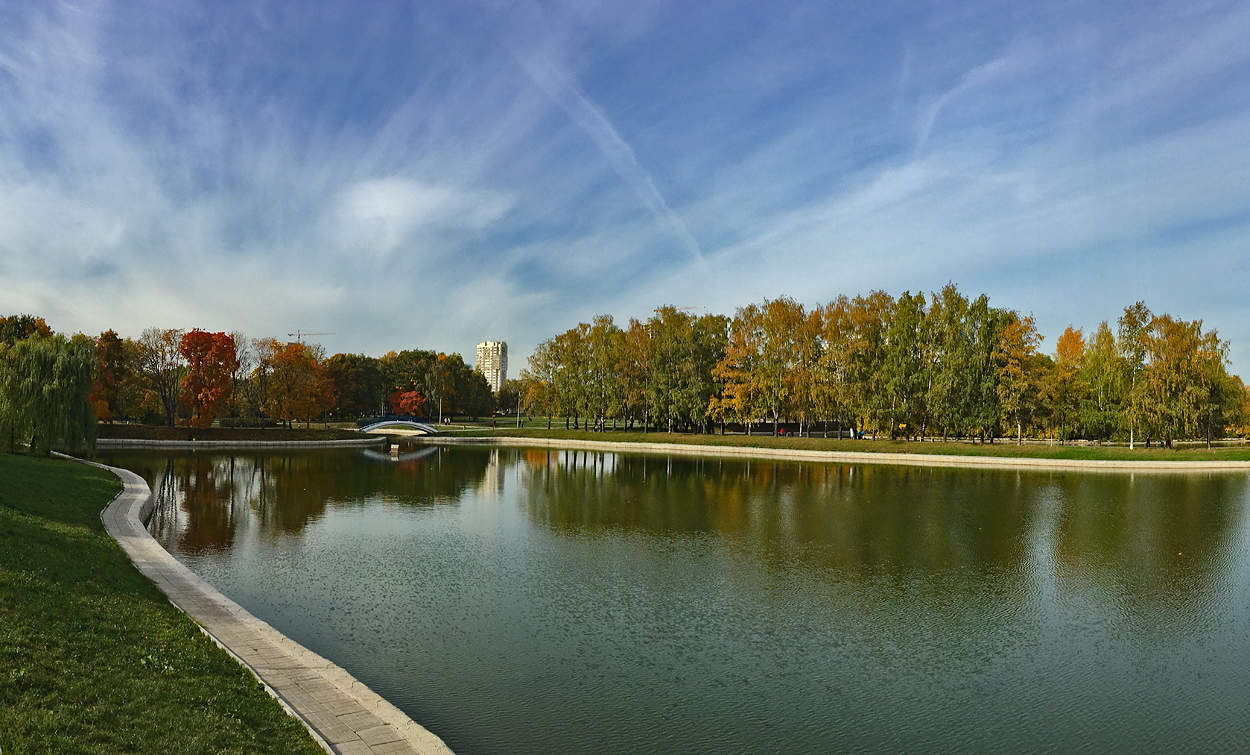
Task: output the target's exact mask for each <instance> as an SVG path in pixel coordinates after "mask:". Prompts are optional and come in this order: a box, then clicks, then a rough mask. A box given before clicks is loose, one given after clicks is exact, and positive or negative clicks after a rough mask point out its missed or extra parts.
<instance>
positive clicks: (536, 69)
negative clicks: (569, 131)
mask: <svg viewBox="0 0 1250 755" xmlns="http://www.w3.org/2000/svg"><path fill="white" fill-rule="evenodd" d="M516 58H517V61H518V62H519V63H520V64H521V68H523V69H524V70H525V72H526V74H527V75H529V77H530V79H532V80H533V82H534V83H535V84H537V85H538V87H539V88H540V89H542V90H543V92H544V93H545V94H546V95H547V96H548V97H550V98H551V99H552V101H554V102H555V103H556V104H558V105H559V106H560V107H562V108H563V109H564V111H565V112H566V113H568V114H569V117H570V118H572V119H573V122H574V123H576V124H577V125H578V126H579V127H581V129H582V130H583V131H585V132H586V134H587V135H588V136H590V138H591V140H592V141H594V143H595V146H597V147H598V148H599V151H600V152H602V153H603V156H604V157H606V158H607V160H608V162H609V163H610V164H611V165H612V168H613V169H614V170H615V171H616V173H617V175H618V176H620V177H621V179H622V180H623V181H625V183H627V184H629V186H630V188H631V189H633V190H634V193H635V194H637V195H638V198H639V199H640V200H641V201H642V203H643V205H645V206H646V208H647V210H649V211H650V212H651V214H652V215H653V216H655V218H656V219H658V220H660V221H661V222H663V223H665V224H667V225H668V226H669V228H670V229H672V231H673V233H675V234H676V235H677V237H678V238H679V239H681V242H682V244H683V245H684V246H685V247H686V249H687V251H689V252H690V254H691V255H692V256H693V257H694V258H695V259H696V260H698V261H700V262H702V261H703V249H702V248H701V247H700V246H699V242H698V240H697V239H695V237H694V235H693V234H691V233H690V229H689V228H687V227H686V224H685V222H683V221H682V219H681V218H680V217H678V215H677V213H675V212H673V208H671V207H669V205H668V202H667V201H665V199H664V196H663V195H662V194H660V190H659V189H657V188H656V186H655V181H653V180H652V179H651V174H649V173H648V172H647V170H646V169H645V168H643V167H642V165H641V164H640V163H639V162H638V156H637V155H635V154H634V150H633V148H631V147H630V146H629V144H628V143H627V142H626V141H625V140H624V139H622V138H621V135H620V134H619V133H618V132H617V130H616V128H614V127H613V126H612V122H611V121H609V120H608V117H607V116H606V115H605V114H604V112H603V110H602V109H601V108H599V106H597V105H596V104H595V103H593V102H591V101H590V99H589V98H588V97H586V95H584V94H583V93H582V92H581V90H579V89H578V88H577V85H576V84H575V83H574V82H573V81H572V80H571V79H570V77H569V76H568V74H566V73H565V72H564V71H562V70H560V69H558V68H556V67H555V66H553V65H551V64H550V63H546V62H543V61H539V60H537V59H535V58H534V57H523V56H519V55H518V56H516Z"/></svg>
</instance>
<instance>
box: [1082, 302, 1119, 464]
mask: <svg viewBox="0 0 1250 755" xmlns="http://www.w3.org/2000/svg"><path fill="white" fill-rule="evenodd" d="M1124 373H1125V370H1124V365H1123V361H1122V359H1121V357H1120V355H1119V348H1118V347H1117V346H1116V342H1115V336H1114V335H1113V334H1112V333H1111V328H1110V327H1109V326H1108V325H1107V323H1106V322H1102V323H1099V324H1098V329H1097V330H1096V331H1095V332H1094V337H1093V338H1091V339H1090V341H1089V345H1088V349H1087V350H1086V352H1085V359H1084V361H1083V363H1082V365H1081V380H1080V383H1081V386H1082V387H1083V389H1084V390H1083V393H1082V395H1081V397H1080V410H1079V417H1080V424H1081V427H1082V429H1083V431H1084V434H1085V437H1088V438H1093V439H1096V440H1106V439H1107V438H1110V437H1111V434H1112V433H1113V432H1115V430H1116V426H1117V424H1118V423H1119V420H1120V418H1121V416H1122V406H1121V404H1122V402H1123V398H1124V396H1123V394H1124V390H1123V382H1124Z"/></svg>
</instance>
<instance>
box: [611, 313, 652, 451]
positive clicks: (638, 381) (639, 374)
mask: <svg viewBox="0 0 1250 755" xmlns="http://www.w3.org/2000/svg"><path fill="white" fill-rule="evenodd" d="M616 373H617V375H618V376H619V378H620V382H621V396H620V398H621V416H622V417H624V419H625V424H626V427H627V428H629V427H632V426H633V422H634V421H635V420H638V419H641V420H642V429H643V432H646V431H647V426H648V425H649V424H650V412H649V406H650V405H649V404H648V403H647V386H648V384H649V383H650V381H651V334H650V333H649V332H648V331H647V326H646V325H644V324H643V323H642V322H640V321H638V320H633V319H631V320H630V321H629V327H628V328H626V329H625V332H624V334H623V336H622V339H621V353H620V359H619V361H618V362H617V367H616Z"/></svg>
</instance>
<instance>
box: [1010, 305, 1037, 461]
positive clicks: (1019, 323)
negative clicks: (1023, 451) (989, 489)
mask: <svg viewBox="0 0 1250 755" xmlns="http://www.w3.org/2000/svg"><path fill="white" fill-rule="evenodd" d="M1041 342H1042V335H1041V334H1040V333H1038V332H1037V327H1036V325H1034V322H1033V316H1032V315H1028V316H1024V317H1021V316H1019V315H1015V316H1013V317H1011V318H1010V320H1009V321H1008V322H1007V324H1006V325H1005V326H1004V327H1003V331H1002V335H1001V336H1000V337H999V341H998V343H999V346H998V349H999V359H998V363H999V365H1000V367H999V373H998V401H999V406H1000V407H1002V411H1003V416H1004V417H1005V418H1007V419H1008V420H1009V421H1010V422H1011V423H1012V424H1014V425H1015V426H1016V445H1020V444H1021V443H1023V442H1024V441H1023V439H1024V424H1025V422H1027V421H1029V419H1030V417H1032V415H1033V414H1034V413H1035V412H1036V411H1037V409H1038V404H1039V399H1040V394H1041V382H1042V378H1043V376H1044V374H1045V373H1043V372H1041V371H1039V370H1038V369H1037V366H1038V360H1037V356H1038V354H1037V347H1038V345H1039V344H1041Z"/></svg>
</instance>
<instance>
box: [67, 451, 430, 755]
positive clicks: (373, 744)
mask: <svg viewBox="0 0 1250 755" xmlns="http://www.w3.org/2000/svg"><path fill="white" fill-rule="evenodd" d="M80 461H81V460H80ZM83 463H85V464H91V465H92V466H97V467H101V468H102V469H107V470H109V471H111V472H113V474H115V475H117V476H118V477H120V478H121V480H122V484H123V485H124V486H125V488H124V489H123V491H122V492H121V494H119V495H118V496H117V498H115V499H113V501H112V503H110V504H109V505H108V507H107V508H105V509H104V511H103V512H101V514H100V518H101V519H103V520H104V527H105V529H107V530H108V533H109V534H110V535H112V536H113V539H115V540H116V541H117V542H118V543H119V544H120V545H121V547H122V549H123V550H125V551H126V554H127V555H128V556H130V560H131V561H132V562H134V565H135V566H136V567H138V569H139V571H140V572H142V573H143V574H144V575H145V576H147V577H148V578H149V579H151V580H152V581H153V582H155V583H156V584H157V586H158V587H160V588H161V590H162V591H164V593H165V594H166V595H167V596H168V597H169V600H170V602H172V603H173V604H174V605H176V606H177V607H178V608H180V609H182V610H183V611H184V612H185V613H186V614H187V615H188V616H190V617H191V618H192V619H194V620H195V621H196V623H198V624H199V625H200V627H201V628H202V629H203V630H204V632H205V633H206V634H207V635H208V636H209V637H211V638H212V639H213V640H214V641H215V642H216V643H217V644H218V645H220V646H221V647H223V648H224V649H225V650H226V652H228V653H230V654H231V655H232V656H234V658H235V659H236V660H237V661H239V663H242V664H243V665H244V666H245V667H247V668H248V669H249V670H251V672H252V673H253V674H255V675H256V677H257V678H258V679H259V680H260V681H261V683H262V684H264V685H265V688H266V689H267V690H268V691H269V693H270V694H272V695H273V696H274V697H276V698H278V700H279V702H281V703H282V704H283V707H285V708H286V709H287V710H288V711H289V712H290V713H292V715H294V716H295V717H296V718H299V719H300V720H301V721H303V722H304V725H305V726H307V727H308V730H309V731H310V732H311V733H312V734H313V737H314V738H316V739H317V740H318V741H319V742H320V743H321V745H322V746H323V747H325V748H326V750H327V751H329V752H338V753H390V752H417V753H435V754H440V755H441V754H443V753H450V752H451V750H450V749H448V747H447V745H446V744H444V743H443V740H441V739H439V738H438V737H437V736H435V735H434V734H432V733H431V732H429V731H428V730H426V729H425V728H424V727H422V726H421V725H420V724H418V723H416V722H414V721H413V720H412V719H411V718H409V717H408V716H407V715H405V714H404V713H403V712H402V711H400V710H399V709H398V708H396V707H395V706H393V705H391V704H390V703H388V702H387V701H386V700H384V699H382V697H380V696H379V695H377V694H376V693H375V692H373V691H372V690H370V689H369V688H368V687H366V686H365V685H364V684H363V683H361V682H359V681H357V680H356V679H355V678H354V677H352V675H351V674H348V673H347V672H346V671H344V670H343V669H341V668H339V667H338V666H336V665H334V664H333V663H331V662H330V661H328V660H326V659H325V658H322V657H321V656H319V655H317V654H316V653H314V652H312V651H311V650H308V649H307V648H305V647H304V646H302V645H300V644H299V643H297V642H295V641H294V640H292V639H290V638H289V637H287V636H286V635H284V634H282V633H281V632H279V631H278V630H276V629H274V628H273V627H271V626H269V625H268V624H266V623H265V622H263V621H261V620H260V619H258V618H256V617H255V616H253V615H251V614H250V613H248V612H247V611H246V610H245V609H244V608H243V607H242V606H240V605H239V604H237V603H235V602H234V601H232V600H230V599H229V598H227V597H226V596H225V595H222V594H221V593H220V592H218V591H217V590H216V589H215V588H214V587H213V586H212V585H210V584H209V583H208V582H206V581H204V580H203V579H201V578H200V577H199V576H197V575H196V574H194V573H193V572H192V571H191V570H190V569H188V568H187V567H185V566H183V565H182V564H181V563H179V562H178V561H177V560H176V559H175V558H174V557H173V556H171V555H169V552H168V551H166V550H165V549H164V548H162V547H161V545H160V543H158V542H156V540H155V539H153V537H152V536H151V535H150V534H148V531H147V528H146V527H145V526H144V522H145V521H147V520H148V519H149V518H151V515H152V495H151V491H150V490H149V489H148V484H147V483H146V482H145V481H144V480H143V478H142V477H140V476H139V475H137V474H135V473H134V472H131V471H129V470H126V469H119V468H117V467H110V466H106V465H104V464H97V463H95V462H83Z"/></svg>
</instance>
